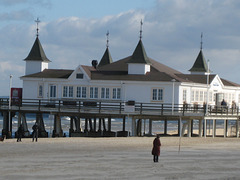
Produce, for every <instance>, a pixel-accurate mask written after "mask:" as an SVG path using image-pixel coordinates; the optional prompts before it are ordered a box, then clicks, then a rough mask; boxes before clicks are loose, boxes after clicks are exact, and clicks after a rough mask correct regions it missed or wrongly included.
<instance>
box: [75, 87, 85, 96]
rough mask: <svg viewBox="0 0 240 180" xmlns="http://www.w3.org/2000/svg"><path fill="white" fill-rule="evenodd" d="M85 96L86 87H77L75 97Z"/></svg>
mask: <svg viewBox="0 0 240 180" xmlns="http://www.w3.org/2000/svg"><path fill="white" fill-rule="evenodd" d="M86 97H87V88H86V87H77V98H86Z"/></svg>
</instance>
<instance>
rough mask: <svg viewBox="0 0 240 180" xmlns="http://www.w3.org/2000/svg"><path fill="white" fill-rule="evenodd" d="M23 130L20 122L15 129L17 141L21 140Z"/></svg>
mask: <svg viewBox="0 0 240 180" xmlns="http://www.w3.org/2000/svg"><path fill="white" fill-rule="evenodd" d="M23 132H24V129H23V125H22V124H20V126H19V127H18V130H17V142H22V136H23Z"/></svg>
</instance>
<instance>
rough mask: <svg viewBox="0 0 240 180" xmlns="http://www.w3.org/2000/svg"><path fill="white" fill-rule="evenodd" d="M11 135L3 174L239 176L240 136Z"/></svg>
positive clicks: (26, 179) (29, 179) (24, 178)
mask: <svg viewBox="0 0 240 180" xmlns="http://www.w3.org/2000/svg"><path fill="white" fill-rule="evenodd" d="M153 139H154V138H153V137H127V138H45V139H43V138H42V139H39V141H38V142H31V139H23V140H22V142H18V143H17V142H16V139H7V140H5V141H4V142H1V143H0V151H1V157H0V166H1V168H0V179H5V180H6V179H18V180H20V179H21V180H33V179H35V180H38V179H39V180H40V179H41V180H42V179H45V180H47V179H53V180H55V179H56V180H57V179H58V180H59V179H69V180H70V179H71V180H72V179H240V139H237V138H222V137H218V138H211V137H207V138H198V137H194V138H187V137H183V138H181V148H180V152H179V142H180V141H179V137H161V143H162V147H161V156H160V162H159V163H153V161H152V155H151V148H152V141H153Z"/></svg>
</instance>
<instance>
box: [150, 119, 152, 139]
mask: <svg viewBox="0 0 240 180" xmlns="http://www.w3.org/2000/svg"><path fill="white" fill-rule="evenodd" d="M149 135H152V119H149Z"/></svg>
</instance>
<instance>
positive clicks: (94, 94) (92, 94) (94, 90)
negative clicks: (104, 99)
mask: <svg viewBox="0 0 240 180" xmlns="http://www.w3.org/2000/svg"><path fill="white" fill-rule="evenodd" d="M90 98H95V99H97V98H98V88H97V87H90Z"/></svg>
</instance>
